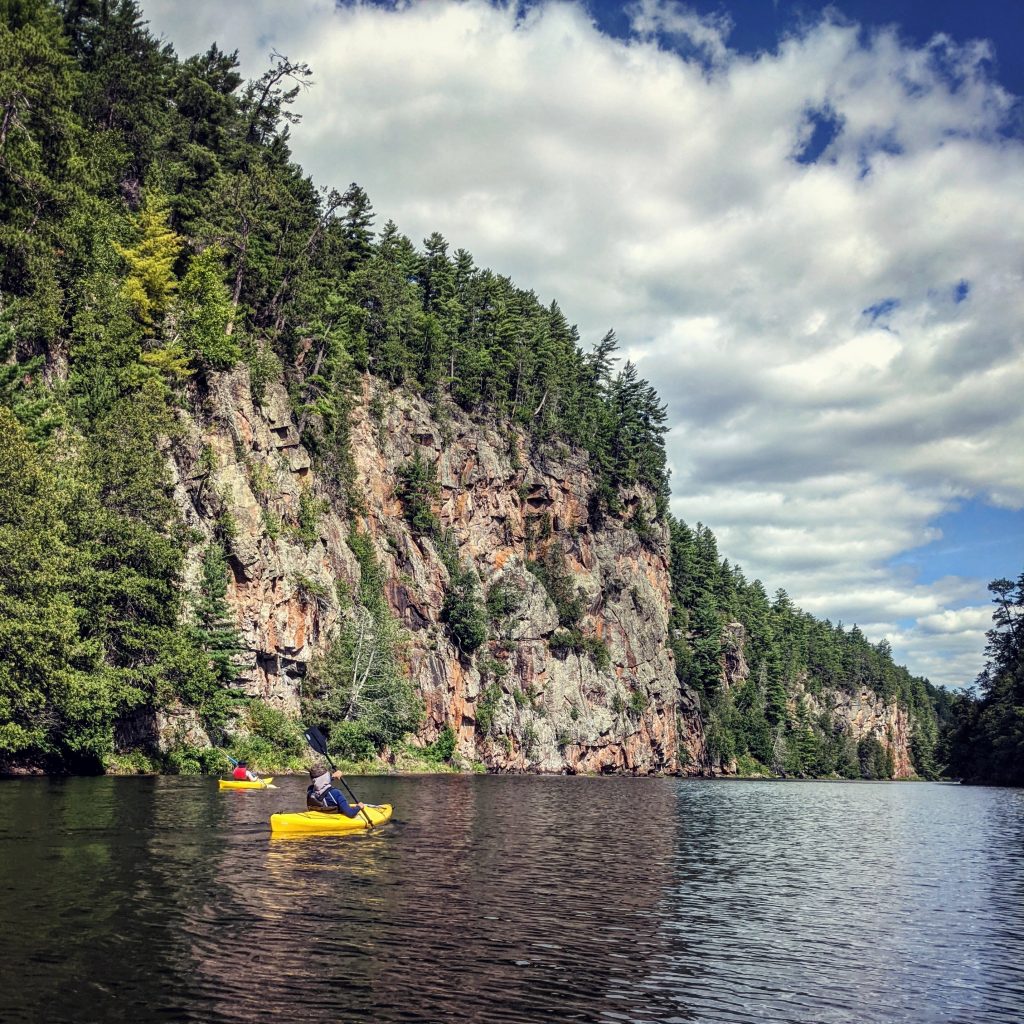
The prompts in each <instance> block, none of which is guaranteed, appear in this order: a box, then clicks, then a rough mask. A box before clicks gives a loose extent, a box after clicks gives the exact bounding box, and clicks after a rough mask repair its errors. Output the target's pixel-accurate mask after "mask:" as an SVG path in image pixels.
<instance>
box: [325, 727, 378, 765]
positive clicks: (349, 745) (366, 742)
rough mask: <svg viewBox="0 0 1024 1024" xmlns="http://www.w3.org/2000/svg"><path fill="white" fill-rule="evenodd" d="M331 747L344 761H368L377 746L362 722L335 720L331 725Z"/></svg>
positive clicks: (374, 753)
mask: <svg viewBox="0 0 1024 1024" xmlns="http://www.w3.org/2000/svg"><path fill="white" fill-rule="evenodd" d="M331 749H332V750H333V751H334V753H335V755H336V756H337V757H340V758H344V760H346V761H369V760H371V759H372V758H374V757H376V756H377V748H376V745H375V744H374V741H373V740H372V739H371V737H370V735H369V733H368V732H367V729H366V726H365V725H364V724H363V723H362V722H336V723H334V725H332V727H331Z"/></svg>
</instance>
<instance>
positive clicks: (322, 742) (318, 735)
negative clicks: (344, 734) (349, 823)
mask: <svg viewBox="0 0 1024 1024" xmlns="http://www.w3.org/2000/svg"><path fill="white" fill-rule="evenodd" d="M304 735H305V737H306V742H307V743H308V744H309V745H310V746H311V747H312V748H313V749H314V750H315V751H316V752H317V753H318V754H323V756H324V757H326V758H327V763H328V764H329V765H330V766H331V767H332V768H333V769H334V770H335V771H337V770H338V766H337V765H336V764H335V763H334V762H333V761H332V760H331V755H330V752H329V751H328V749H327V737H326V736H325V735H324V734H323V733H322V732H321V731H320V730H319V729H318V728H317V727H316V726H315V725H311V726H310V727H309V728H308V729H307V730H306V731H305V733H304ZM341 784H342V785H343V786H344V787H345V788H346V789H347V790H348V795H349V796H350V797H352V799H353V800H355V802H356V803H359V797H357V796H356V795H355V793H353V792H352V788H351V787H350V786H349V784H348V783H347V782H346V781H345V776H344V775H343V776H342V777H341ZM360 810H361V811H362V812H363V817H364V818H365V819H366V824H367V825H369V827H370V828H373V822H372V821H371V820H370V816H369V815H368V814H367V813H366V808H365V807H361V808H360Z"/></svg>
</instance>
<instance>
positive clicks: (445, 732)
mask: <svg viewBox="0 0 1024 1024" xmlns="http://www.w3.org/2000/svg"><path fill="white" fill-rule="evenodd" d="M424 753H425V754H426V757H427V759H428V760H430V761H437V762H439V763H441V762H448V761H451V759H452V757H454V756H455V730H454V729H453V728H452V727H451V726H450V725H446V726H445V727H444V728H443V729H442V730H441V732H440V733H439V734H438V737H437V739H436V740H434V742H433V743H431V744H430V745H429V746H428V747H427V748H426V750H425V752H424Z"/></svg>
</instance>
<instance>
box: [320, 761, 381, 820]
mask: <svg viewBox="0 0 1024 1024" xmlns="http://www.w3.org/2000/svg"><path fill="white" fill-rule="evenodd" d="M309 777H310V779H311V780H312V781H311V782H310V785H309V788H308V789H307V790H306V810H307V811H326V812H327V813H328V814H344V815H346V816H347V817H349V818H354V817H355V816H356V815H357V814H358V813H359V812H360V811H361V810H362V809H363V808H364V807H366V804H364V803H355V804H350V803H349V802H348V801H347V800H346V799H345V794H344V793H342V792H341V790H340V789H335V787H334V786H332V785H331V779H340V778H341V772H334V773H333V774H332V773H331V772H330V771H328V770H327V768H326V766H324V765H322V764H315V765H313V767H312V768H310V769H309Z"/></svg>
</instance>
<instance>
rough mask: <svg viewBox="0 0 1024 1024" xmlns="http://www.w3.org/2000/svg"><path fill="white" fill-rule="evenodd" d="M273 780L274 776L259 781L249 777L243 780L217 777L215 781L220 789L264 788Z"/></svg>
mask: <svg viewBox="0 0 1024 1024" xmlns="http://www.w3.org/2000/svg"><path fill="white" fill-rule="evenodd" d="M273 781H274V777H273V776H271V777H270V778H269V779H261V780H260V781H259V782H252V781H251V780H249V779H246V780H245V781H244V782H243V781H241V780H235V779H218V780H217V783H218V788H220V789H266V788H267V787H268V786H269V785H270V784H271V783H272V782H273ZM275 788H276V787H275Z"/></svg>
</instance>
